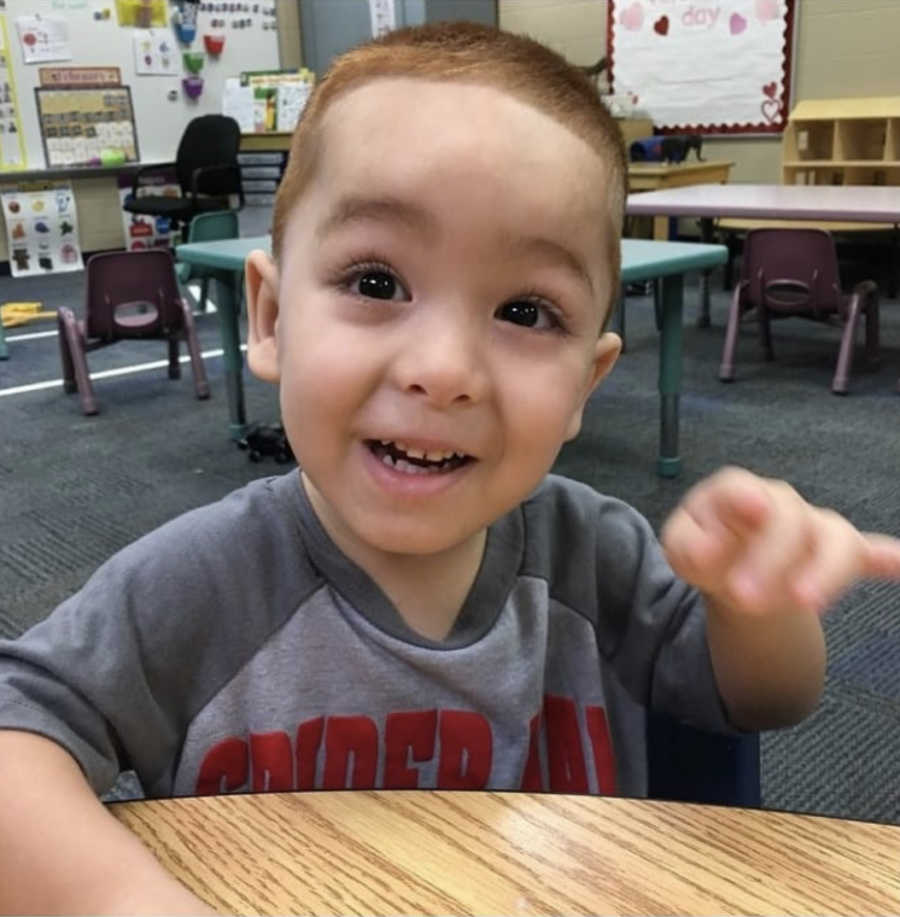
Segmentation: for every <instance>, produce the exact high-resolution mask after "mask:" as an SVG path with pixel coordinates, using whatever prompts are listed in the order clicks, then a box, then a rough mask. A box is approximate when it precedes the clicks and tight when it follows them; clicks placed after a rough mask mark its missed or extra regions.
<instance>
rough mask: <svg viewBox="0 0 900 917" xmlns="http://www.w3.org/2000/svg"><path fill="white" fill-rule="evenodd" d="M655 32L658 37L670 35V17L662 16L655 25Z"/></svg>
mask: <svg viewBox="0 0 900 917" xmlns="http://www.w3.org/2000/svg"><path fill="white" fill-rule="evenodd" d="M653 31H654V32H656V34H657V35H668V34H669V17H668V16H660V17H659V19H657V20H656V22H654V23H653Z"/></svg>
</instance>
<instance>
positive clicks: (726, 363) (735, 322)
mask: <svg viewBox="0 0 900 917" xmlns="http://www.w3.org/2000/svg"><path fill="white" fill-rule="evenodd" d="M743 292H744V286H743V285H742V284H738V286H737V288H736V289H735V291H734V293H733V294H732V296H731V308H730V309H729V310H728V325H727V326H726V328H725V346H724V347H723V348H722V362H721V364H720V365H719V381H720V382H733V381H734V352H735V350H736V348H737V334H738V327H739V325H740V324H741V294H742V293H743Z"/></svg>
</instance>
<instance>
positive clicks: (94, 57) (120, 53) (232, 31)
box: [6, 0, 278, 169]
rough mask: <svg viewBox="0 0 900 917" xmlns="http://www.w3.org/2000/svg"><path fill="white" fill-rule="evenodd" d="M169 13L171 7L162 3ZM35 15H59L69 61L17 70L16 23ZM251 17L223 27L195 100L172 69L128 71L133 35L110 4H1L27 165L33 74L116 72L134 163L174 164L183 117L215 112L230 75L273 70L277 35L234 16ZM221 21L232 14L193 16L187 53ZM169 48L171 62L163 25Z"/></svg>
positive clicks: (257, 20) (32, 156)
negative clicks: (132, 136)
mask: <svg viewBox="0 0 900 917" xmlns="http://www.w3.org/2000/svg"><path fill="white" fill-rule="evenodd" d="M255 2H260V5H261V6H271V5H273V4H274V2H275V0H253V2H251V3H250V6H251V8H252V6H253V3H255ZM169 6H170V9H172V8H174V6H173V5H171V4H170V5H169ZM103 7H108V8H110V9H112V11H113V13H112V17H111V18H110V19H109V20H107V21H103V22H98V21H96V20H94V18H93V13H94V10H95V9H98V8H103ZM35 13H39V14H41V15H42V16H53V17H62V18H64V19H66V20H67V21H68V23H69V34H70V37H71V42H72V60H70V61H59V62H54V63H47V64H25V63H24V62H23V60H22V52H21V47H20V45H19V41H18V32H17V30H16V17H17V16H22V15H33V14H35ZM241 15H242V16H244V17H247V16H249V17H250V18H252V19H253V21H254V25H253V26H252V27H250V28H244V29H236V28H231V27H228V28H226V29H225V34H226V42H225V49H224V51H223V53H222V54H221V56H220V57H219V58H212V57H207V59H206V62H205V64H204V67H203V71H202V73H201V76H203V78H204V80H205V84H204V90H203V94H202V95H201V96H200V98H199V99H198V100H197V101H196V102H192V101H189V100H188V99H187V98H186V97H185V95H184V93H183V92H182V88H181V77H182V75H184V71H183V69H181V68H180V72H179V75H178V76H176V77H160V76H137V75H136V74H135V66H134V50H133V42H132V35H133V31H134V30H133V29H132V28H129V27H123V26H119V25H118V20H117V18H116V13H115V0H90V2H85V0H6V26H7V31H8V33H9V40H10V55H9V58H10V61H11V63H12V66H13V72H14V76H15V81H16V89H17V94H18V102H19V111H20V118H21V121H22V128H23V132H24V136H25V147H26V155H27V167H28V168H29V169H35V168H42V167H44V166H45V165H46V163H45V162H44V152H43V145H42V142H41V134H40V129H39V127H38V120H37V107H36V102H35V94H34V87H35V86H38V85H40V80H39V75H38V68H39V67H41V66H46V67H54V66H59V67H66V66H72V67H82V66H83V67H88V66H97V67H100V66H106V67H119V68H120V69H121V71H122V82H123V84H126V85H129V86H130V87H131V97H132V105H133V107H134V114H135V122H136V125H137V133H138V146H139V148H140V155H141V160H142V161H145V162H160V161H166V160H171V159H173V158H174V155H175V149H176V147H177V146H178V140H179V138H180V137H181V134H182V132H183V130H184V128H185V125H186V124H187V123H188V121H190V119H191V118H193V117H195V116H196V115H200V114H207V113H211V112H219V111H221V98H222V87H223V85H224V80H225V78H226V77H228V76H237V75H238V73H240V71H241V70H272V69H277V68H278V33H277V32H276V31H275V30H263V29H262V28H261V22H262V18H263V17H262V16H261V15H260V14H259V13H257V14H256V15H253V14H252V13H244V14H241ZM213 17H215V18H224V19H226V20H229V19H234V18H238V14H236V13H234V14H229V13H200V14H199V20H200V21H199V28H198V30H197V39H195V41H194V42H193V44H192V45H191V47H190V50H192V51H202V50H203V39H202V35H203V32H204V31H210V29H209V27H208V26H209V21H210V20H211V19H212V18H213ZM168 32H169V33H170V35H171V40H172V44H173V46H174V45H177V46H178V55H177V56H178V59H179V61H180V59H181V51H182V50H183V49H184V48H185V46H183V45H178V43H177V42H176V40H175V36H174V34H172V30H171V27H168ZM171 89H175V90H177V92H178V99H177V101H174V102H170V101H169V100H168V99H167V98H166V96H167V93H168V92H169V90H171Z"/></svg>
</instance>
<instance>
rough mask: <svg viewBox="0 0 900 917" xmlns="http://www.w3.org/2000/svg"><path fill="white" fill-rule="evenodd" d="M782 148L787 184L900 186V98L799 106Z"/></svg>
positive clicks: (811, 102)
mask: <svg viewBox="0 0 900 917" xmlns="http://www.w3.org/2000/svg"><path fill="white" fill-rule="evenodd" d="M781 149H782V163H781V164H782V181H783V182H784V183H785V184H786V185H794V184H807V185H900V96H888V97H881V98H863V99H859V98H856V99H853V98H851V99H807V100H805V101H803V102H798V103H797V105H796V106H795V108H794V110H793V111H792V112H791V115H790V118H789V119H788V124H787V127H786V128H785V131H784V135H783V138H782V147H781Z"/></svg>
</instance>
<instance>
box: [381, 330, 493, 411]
mask: <svg viewBox="0 0 900 917" xmlns="http://www.w3.org/2000/svg"><path fill="white" fill-rule="evenodd" d="M408 331H409V333H408V334H407V336H406V339H405V340H404V342H403V347H402V348H401V350H400V352H399V353H398V354H397V356H396V358H395V362H394V378H395V381H396V382H397V384H398V386H399V387H400V388H402V389H403V390H404V391H407V392H412V393H415V394H419V395H422V396H424V397H425V398H427V399H428V401H429V402H430V403H431V404H433V405H434V406H435V407H449V406H450V405H452V404H464V403H470V402H477V401H480V400H481V399H482V398H483V397H484V395H485V392H486V391H487V386H488V370H487V365H486V363H485V359H484V356H485V355H484V350H483V344H484V340H483V338H484V332H483V330H482V331H479V330H478V329H476V328H475V327H474V322H472V321H471V320H469V321H466V320H465V319H462V320H459V319H457V320H449V321H448V320H438V321H424V322H417V323H415V327H410V328H409V329H408Z"/></svg>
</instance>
